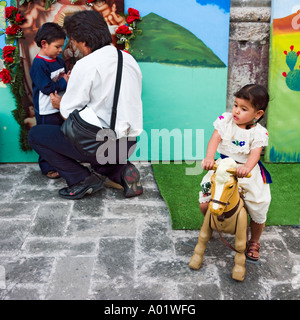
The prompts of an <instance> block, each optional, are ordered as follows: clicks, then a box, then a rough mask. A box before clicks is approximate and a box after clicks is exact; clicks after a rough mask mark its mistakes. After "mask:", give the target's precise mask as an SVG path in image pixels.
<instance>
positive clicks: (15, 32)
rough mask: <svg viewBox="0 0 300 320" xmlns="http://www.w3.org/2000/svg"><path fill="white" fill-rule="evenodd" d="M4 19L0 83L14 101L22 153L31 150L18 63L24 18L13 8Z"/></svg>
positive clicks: (20, 68) (6, 9)
mask: <svg viewBox="0 0 300 320" xmlns="http://www.w3.org/2000/svg"><path fill="white" fill-rule="evenodd" d="M4 17H5V20H6V22H7V28H6V30H5V32H1V34H0V35H2V34H4V33H5V43H6V46H5V47H4V48H3V61H2V60H0V62H1V63H0V81H2V82H3V83H4V84H9V85H10V89H11V92H12V94H13V96H14V98H15V101H16V109H15V110H13V111H12V114H13V116H14V118H15V119H16V121H17V122H18V124H19V125H20V128H21V131H20V146H21V149H22V150H23V151H27V150H31V147H30V145H29V143H28V141H27V133H28V132H27V129H26V127H25V124H24V108H23V103H22V97H23V96H24V92H25V91H24V84H23V68H22V66H21V63H20V53H19V38H21V37H22V36H23V32H22V28H21V25H22V24H23V22H24V21H25V18H24V17H23V16H22V15H21V14H20V12H19V9H18V8H16V7H14V6H9V7H6V8H5V11H4Z"/></svg>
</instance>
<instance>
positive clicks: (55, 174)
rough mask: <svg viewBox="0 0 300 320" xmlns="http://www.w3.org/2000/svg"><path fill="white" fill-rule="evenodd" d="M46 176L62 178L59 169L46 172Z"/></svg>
mask: <svg viewBox="0 0 300 320" xmlns="http://www.w3.org/2000/svg"><path fill="white" fill-rule="evenodd" d="M46 177H47V178H49V179H58V178H60V175H59V173H58V172H57V171H55V170H50V171H48V172H47V173H46Z"/></svg>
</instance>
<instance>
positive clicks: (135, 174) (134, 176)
mask: <svg viewBox="0 0 300 320" xmlns="http://www.w3.org/2000/svg"><path fill="white" fill-rule="evenodd" d="M121 180H122V184H123V187H124V196H125V197H126V198H131V197H135V196H138V195H140V194H142V193H143V187H142V185H141V181H140V173H139V171H138V170H137V168H136V167H135V166H134V165H133V164H132V163H130V164H128V165H127V166H126V167H125V169H124V170H123V172H122V174H121Z"/></svg>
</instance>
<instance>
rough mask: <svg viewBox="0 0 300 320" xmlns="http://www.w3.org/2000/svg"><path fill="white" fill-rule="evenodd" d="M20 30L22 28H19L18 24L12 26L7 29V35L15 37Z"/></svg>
mask: <svg viewBox="0 0 300 320" xmlns="http://www.w3.org/2000/svg"><path fill="white" fill-rule="evenodd" d="M20 30H21V28H20V27H19V26H17V25H16V24H12V25H11V26H9V27H7V28H6V30H5V33H6V34H7V35H9V36H13V35H15V34H17V33H18V32H19V31H20Z"/></svg>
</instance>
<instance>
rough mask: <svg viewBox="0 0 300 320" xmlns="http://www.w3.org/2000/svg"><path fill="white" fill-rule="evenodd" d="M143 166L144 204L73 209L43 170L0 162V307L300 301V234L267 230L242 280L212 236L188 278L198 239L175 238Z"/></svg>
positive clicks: (186, 233) (92, 200) (112, 196)
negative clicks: (8, 303)
mask: <svg viewBox="0 0 300 320" xmlns="http://www.w3.org/2000/svg"><path fill="white" fill-rule="evenodd" d="M137 167H138V168H139V169H140V171H141V176H142V183H143V185H144V191H145V192H144V194H143V195H141V196H140V197H136V198H132V199H125V198H124V197H123V194H122V192H121V191H118V190H114V189H108V188H106V189H103V190H101V191H100V192H98V193H96V194H94V195H90V196H86V197H85V198H83V199H81V200H75V201H72V200H63V199H61V198H59V196H58V193H57V191H58V189H59V188H62V187H64V186H65V185H64V182H63V180H62V179H60V180H49V179H47V178H45V177H44V176H42V175H41V174H40V171H39V168H38V165H37V164H0V191H1V199H0V299H1V300H6V299H10V300H20V299H27V300H64V299H68V300H74V299H77V300H202V299H204V300H207V299H209V300H276V299H280V300H300V250H299V248H300V245H299V240H300V229H299V228H297V227H295V226H294V227H293V226H284V227H267V228H266V229H265V231H264V233H263V236H262V239H261V245H262V249H261V260H260V263H253V262H252V263H250V262H249V263H246V268H247V273H246V279H245V280H244V282H241V283H240V282H237V281H235V280H232V278H231V270H232V267H233V262H234V261H233V255H234V253H233V252H232V251H231V250H230V249H229V248H227V247H226V246H225V245H224V244H223V243H222V242H221V240H220V238H219V235H218V234H215V233H214V234H213V237H212V239H211V240H210V241H209V243H208V247H207V252H206V254H205V256H204V263H203V266H202V267H201V269H200V270H198V271H194V270H190V269H189V267H188V263H189V260H190V258H191V256H192V253H193V247H194V245H195V244H196V241H197V237H198V233H199V232H198V231H196V230H194V231H190V230H179V231H176V230H172V228H171V223H170V218H169V213H168V209H167V206H166V204H165V203H164V201H163V199H162V197H161V196H160V193H159V190H158V187H157V185H156V183H155V180H154V178H153V173H152V167H151V165H150V164H149V163H138V164H137ZM171 187H172V186H170V188H171ZM287 214H288V213H287ZM225 238H226V239H227V240H228V241H233V236H231V235H225Z"/></svg>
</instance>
